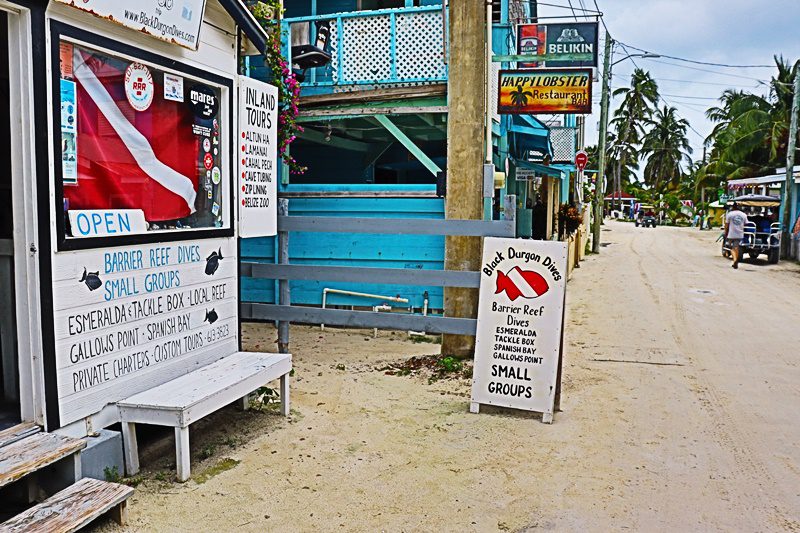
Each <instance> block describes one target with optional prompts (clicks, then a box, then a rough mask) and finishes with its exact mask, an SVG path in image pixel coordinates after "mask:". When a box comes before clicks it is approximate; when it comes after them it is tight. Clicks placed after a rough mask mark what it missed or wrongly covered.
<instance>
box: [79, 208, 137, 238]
mask: <svg viewBox="0 0 800 533" xmlns="http://www.w3.org/2000/svg"><path fill="white" fill-rule="evenodd" d="M68 214H69V224H70V227H71V229H72V236H73V237H78V238H80V237H101V236H106V235H133V234H136V233H146V232H147V221H146V220H145V219H144V211H142V210H141V209H90V210H78V209H70V210H69V211H68Z"/></svg>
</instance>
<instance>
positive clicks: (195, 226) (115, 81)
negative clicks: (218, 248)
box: [51, 22, 235, 250]
mask: <svg viewBox="0 0 800 533" xmlns="http://www.w3.org/2000/svg"><path fill="white" fill-rule="evenodd" d="M51 32H52V34H51V38H52V43H51V44H52V52H53V54H52V57H53V96H54V98H53V100H54V109H53V117H54V122H55V124H54V128H53V132H54V151H55V154H56V157H55V158H54V160H55V162H56V165H55V192H56V194H55V205H54V209H55V219H56V226H57V231H58V247H59V249H60V250H74V249H87V248H95V247H102V246H121V245H126V244H143V243H150V242H166V241H176V240H189V239H192V240H194V239H198V238H209V237H221V236H232V235H233V223H234V220H233V212H234V199H233V198H232V197H233V190H232V186H231V179H232V174H233V172H232V168H233V161H232V159H233V158H232V157H231V150H230V146H231V144H230V143H231V142H232V139H231V132H232V131H233V130H234V129H235V122H234V119H233V115H232V109H233V105H232V95H233V91H232V81H231V80H230V79H228V78H224V77H221V76H216V75H212V74H209V73H207V72H204V71H202V70H200V69H196V68H193V67H190V66H188V65H185V64H183V63H180V62H178V61H175V60H171V59H169V58H167V57H163V56H159V55H156V54H153V53H151V52H148V51H147V50H142V49H139V48H134V47H133V46H128V45H125V44H123V43H120V42H115V41H111V40H109V39H105V38H102V37H98V36H96V35H94V34H91V33H88V32H85V31H83V30H80V29H78V28H74V27H71V26H67V25H64V24H60V23H56V22H53V23H52V24H51ZM56 58H58V61H56Z"/></svg>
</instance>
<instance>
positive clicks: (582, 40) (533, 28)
mask: <svg viewBox="0 0 800 533" xmlns="http://www.w3.org/2000/svg"><path fill="white" fill-rule="evenodd" d="M517 50H519V53H520V54H531V55H547V56H548V57H552V58H553V59H548V60H547V61H537V62H532V63H520V64H519V66H520V67H521V68H536V67H596V66H597V22H573V23H564V24H520V25H519V26H517Z"/></svg>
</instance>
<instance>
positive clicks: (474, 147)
mask: <svg viewBox="0 0 800 533" xmlns="http://www.w3.org/2000/svg"><path fill="white" fill-rule="evenodd" d="M487 24H491V21H487V20H486V4H485V2H480V1H476V0H450V16H449V27H450V69H449V79H448V99H449V104H448V105H449V113H448V119H447V181H448V183H447V199H446V202H445V216H446V218H448V219H462V220H467V219H469V220H481V219H482V218H483V162H484V144H485V139H484V135H485V131H484V130H485V122H484V120H485V114H484V113H485V107H486V91H487V90H488V87H486V69H487V68H489V65H487V64H486V56H487V54H486V31H487ZM480 263H481V239H480V238H479V237H452V236H450V237H446V239H445V268H446V269H447V270H472V271H475V270H480ZM444 307H445V316H448V317H461V318H474V317H475V316H477V312H478V291H477V290H476V289H464V288H450V287H447V288H445V290H444ZM474 348H475V338H474V337H472V336H468V335H444V336H443V339H442V353H443V354H448V355H455V356H458V357H470V356H472V354H473V351H474Z"/></svg>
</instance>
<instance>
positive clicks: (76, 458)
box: [71, 450, 83, 483]
mask: <svg viewBox="0 0 800 533" xmlns="http://www.w3.org/2000/svg"><path fill="white" fill-rule="evenodd" d="M82 468H83V465H82V464H81V452H80V450H78V451H77V452H75V453H74V454H72V469H71V470H72V478H73V479H74V480H75V483H77V482H78V481H80V480H81V479H82V478H83V472H82Z"/></svg>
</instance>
